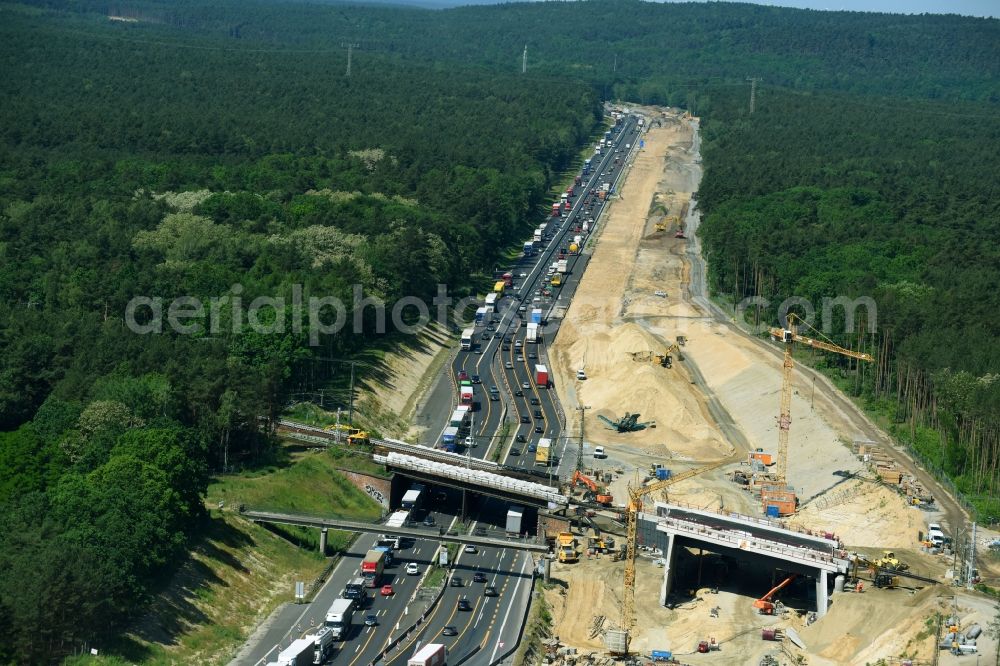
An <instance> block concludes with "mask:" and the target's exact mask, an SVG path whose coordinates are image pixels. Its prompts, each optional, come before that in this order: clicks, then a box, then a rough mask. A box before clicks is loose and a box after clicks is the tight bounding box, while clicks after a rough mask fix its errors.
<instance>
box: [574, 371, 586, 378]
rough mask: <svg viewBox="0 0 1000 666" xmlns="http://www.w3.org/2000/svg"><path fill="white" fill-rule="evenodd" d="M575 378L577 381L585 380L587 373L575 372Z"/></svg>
mask: <svg viewBox="0 0 1000 666" xmlns="http://www.w3.org/2000/svg"><path fill="white" fill-rule="evenodd" d="M576 378H577V379H586V378H587V373H586V372H584V371H583V370H577V371H576Z"/></svg>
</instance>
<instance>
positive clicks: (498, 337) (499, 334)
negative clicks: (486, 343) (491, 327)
mask: <svg viewBox="0 0 1000 666" xmlns="http://www.w3.org/2000/svg"><path fill="white" fill-rule="evenodd" d="M502 335H503V334H502V333H500V331H497V332H496V333H494V334H493V337H494V338H496V339H498V340H499V339H500V337H501V336H502Z"/></svg>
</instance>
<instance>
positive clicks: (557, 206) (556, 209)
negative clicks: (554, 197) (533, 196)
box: [552, 201, 562, 217]
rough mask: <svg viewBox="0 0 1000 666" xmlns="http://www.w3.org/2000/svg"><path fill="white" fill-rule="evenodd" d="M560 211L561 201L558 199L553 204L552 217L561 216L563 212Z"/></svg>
mask: <svg viewBox="0 0 1000 666" xmlns="http://www.w3.org/2000/svg"><path fill="white" fill-rule="evenodd" d="M560 211H562V202H561V201H557V202H555V203H554V204H552V217H559V215H560V214H561V212H560Z"/></svg>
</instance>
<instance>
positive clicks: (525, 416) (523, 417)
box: [521, 414, 531, 423]
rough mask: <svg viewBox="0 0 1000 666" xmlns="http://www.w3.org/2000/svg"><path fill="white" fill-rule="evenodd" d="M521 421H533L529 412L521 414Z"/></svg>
mask: <svg viewBox="0 0 1000 666" xmlns="http://www.w3.org/2000/svg"><path fill="white" fill-rule="evenodd" d="M521 423H531V419H530V418H528V415H527V414H522V415H521Z"/></svg>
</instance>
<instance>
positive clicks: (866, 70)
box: [0, 0, 1000, 663]
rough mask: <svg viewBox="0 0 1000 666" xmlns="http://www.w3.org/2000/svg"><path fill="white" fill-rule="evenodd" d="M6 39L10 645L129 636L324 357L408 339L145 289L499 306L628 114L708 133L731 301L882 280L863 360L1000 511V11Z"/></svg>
mask: <svg viewBox="0 0 1000 666" xmlns="http://www.w3.org/2000/svg"><path fill="white" fill-rule="evenodd" d="M0 40H2V43H0V63H2V69H3V72H4V86H3V87H2V88H0V348H2V349H3V350H4V354H3V355H2V356H0V430H2V432H0V516H2V520H4V521H5V523H6V525H5V526H4V527H5V529H3V530H0V570H2V571H4V572H5V574H6V575H5V576H2V577H0V627H3V628H4V629H5V631H4V632H2V635H3V638H2V639H0V660H6V661H14V662H21V663H44V662H46V661H52V660H54V659H57V658H59V657H60V656H61V655H64V654H66V653H67V652H69V651H71V650H73V649H75V648H78V647H79V646H81V645H84V644H87V643H90V642H94V641H102V640H110V639H112V638H113V637H114V636H115V635H116V634H117V633H118V632H120V630H121V628H122V626H123V625H124V623H125V622H126V621H127V620H128V618H129V617H131V616H133V615H134V614H135V612H136V611H137V610H139V609H141V608H142V607H143V606H144V605H145V604H146V603H147V601H148V599H149V598H150V597H151V596H152V595H154V594H155V593H156V591H157V590H158V586H159V585H161V584H162V581H163V580H164V579H165V578H166V577H167V576H169V574H170V572H171V571H172V570H173V568H174V567H175V566H176V562H177V561H179V559H180V557H181V556H182V555H183V553H184V552H185V550H186V549H187V548H188V546H189V544H190V542H191V539H192V538H193V537H194V536H195V535H196V534H197V532H198V529H199V528H198V526H199V524H200V520H201V519H202V518H203V515H204V508H203V502H202V498H203V496H204V492H205V487H206V484H207V479H208V478H209V475H210V474H212V473H216V472H219V471H223V470H224V469H226V468H227V467H230V466H232V465H234V464H235V465H255V464H259V463H261V462H264V461H267V460H268V459H269V456H270V454H271V452H272V450H273V448H272V447H273V442H271V441H270V440H269V439H268V438H267V436H266V433H265V432H263V431H262V428H261V427H260V424H261V423H265V424H266V423H267V422H268V421H269V420H272V419H274V418H275V417H276V415H277V414H278V413H280V411H281V410H282V409H283V407H284V405H285V404H287V402H288V398H289V396H290V395H292V394H293V393H294V392H295V391H296V390H302V389H308V390H312V389H315V388H317V387H322V386H324V385H325V383H326V382H328V381H330V379H331V378H330V375H329V369H327V370H323V366H322V365H321V364H317V363H316V362H315V361H316V360H317V359H318V358H321V357H324V358H352V357H354V356H356V355H358V354H361V353H363V352H365V351H366V350H368V349H369V348H370V347H371V346H372V345H373V344H376V343H377V342H378V341H379V338H378V337H377V336H373V335H372V332H373V331H372V329H373V322H372V321H371V320H370V319H368V318H367V316H366V317H363V318H362V320H363V323H364V327H363V329H362V330H361V331H360V332H357V333H355V332H351V331H344V332H341V333H338V334H335V335H327V334H324V335H321V336H319V338H318V339H319V342H320V344H318V345H313V344H310V337H311V334H312V333H315V331H312V330H310V329H309V326H308V322H305V323H306V324H307V325H306V326H305V327H303V328H296V327H289V329H287V330H284V331H283V332H281V333H280V334H271V335H262V334H256V333H253V332H247V331H234V330H232V329H231V328H229V327H222V330H221V331H220V332H217V333H213V332H211V331H208V332H206V331H201V332H200V333H198V334H195V335H177V334H172V333H170V332H167V333H165V334H161V335H137V334H135V333H134V332H132V331H130V330H129V329H128V328H127V327H126V326H125V325H124V323H123V316H124V313H125V312H126V307H127V304H128V303H129V302H130V300H131V299H132V298H133V297H135V296H137V295H146V296H152V295H156V296H163V297H165V298H167V299H169V298H172V297H174V296H179V295H186V296H192V297H196V298H200V299H211V298H213V297H219V296H223V295H231V294H234V293H235V292H234V288H235V286H237V285H238V287H239V289H240V295H241V297H242V298H243V299H244V300H245V301H247V302H249V301H250V300H252V299H254V298H255V297H258V296H267V297H279V296H280V297H289V296H290V295H291V294H292V292H293V290H294V289H296V288H299V287H301V288H302V289H304V290H305V291H306V292H308V293H310V294H321V295H329V296H337V297H339V298H340V299H341V300H342V301H343V302H346V303H350V302H351V300H352V295H353V287H354V285H361V286H362V287H363V288H364V290H365V292H366V293H370V294H373V295H377V296H378V297H379V298H382V299H384V300H386V301H390V302H391V301H393V300H395V299H399V298H401V297H403V296H418V297H421V298H425V299H428V298H430V297H432V296H433V295H434V294H435V293H436V290H437V285H439V284H446V285H448V286H449V288H450V290H451V292H452V293H455V294H459V295H460V294H465V293H475V291H476V290H477V289H480V288H481V287H482V286H483V285H485V284H487V283H488V282H487V281H488V279H489V278H490V277H491V276H492V269H493V268H494V267H495V266H496V265H498V264H499V263H501V262H503V261H504V259H505V257H506V256H507V252H508V251H509V250H510V249H511V248H512V247H515V248H516V246H517V243H518V241H519V240H520V239H522V237H523V236H524V234H525V233H526V232H527V231H528V230H529V229H530V228H532V227H533V226H534V224H535V222H536V221H537V219H538V218H539V217H540V216H541V215H542V214H544V204H545V202H546V201H547V198H548V197H549V195H550V191H551V188H553V187H554V186H557V185H558V184H559V182H560V179H561V178H562V177H564V175H565V174H566V173H567V172H568V169H569V168H571V167H573V166H575V162H576V161H577V160H578V158H579V156H580V154H581V151H582V150H583V149H584V148H585V147H586V146H587V145H588V144H589V142H590V139H591V137H592V136H593V135H594V134H595V133H598V132H600V131H602V125H601V123H602V114H603V111H602V103H603V102H604V101H606V100H612V99H622V100H627V101H628V103H633V102H642V103H652V104H667V103H669V104H674V105H680V106H684V107H686V108H687V109H689V110H690V111H692V112H693V113H695V114H696V115H698V116H700V117H701V118H702V128H703V135H702V136H703V144H704V146H703V156H704V164H705V178H704V180H703V183H702V186H701V191H700V196H699V205H700V207H701V208H702V210H703V213H704V223H703V226H702V234H703V240H704V247H705V252H706V256H707V259H708V261H709V264H710V278H711V280H712V286H713V289H714V290H715V291H716V293H717V294H718V295H719V296H720V298H723V299H729V298H735V299H739V298H742V297H744V296H748V295H757V294H765V293H766V294H768V296H769V298H770V299H771V300H772V301H774V302H775V303H777V302H779V301H780V300H781V299H782V298H784V297H785V296H788V295H799V296H804V297H807V298H810V299H814V298H816V299H819V298H822V297H824V296H836V295H846V296H850V297H852V298H853V297H858V296H864V295H870V296H872V297H874V298H875V299H876V300H877V302H878V304H879V309H878V325H877V329H876V332H875V333H874V334H869V333H867V332H865V333H863V332H862V331H861V330H860V329H852V330H842V329H841V330H839V331H838V332H836V333H835V334H834V335H835V336H836V338H837V340H838V341H839V342H840V343H841V344H845V345H848V346H852V347H854V348H865V349H869V350H871V351H873V352H875V353H876V354H877V355H878V356H879V358H880V359H882V362H881V363H880V364H879V367H878V369H877V370H873V371H869V372H864V373H862V372H861V371H854V370H853V369H850V368H847V367H846V366H836V367H834V368H832V371H833V373H834V374H835V375H836V376H837V377H839V378H841V379H844V380H845V381H846V385H845V387H846V388H847V389H848V390H849V391H852V392H853V393H854V394H856V395H858V396H860V397H862V398H863V399H864V400H866V401H867V404H868V405H869V406H870V407H871V408H872V409H874V410H878V411H879V412H880V413H882V414H887V415H888V417H889V418H890V419H891V421H892V423H893V424H894V426H898V427H897V434H899V435H900V436H901V437H903V438H905V439H908V440H909V441H911V442H912V443H913V445H914V446H915V447H916V449H917V452H918V454H919V455H920V456H921V457H922V458H923V459H924V461H925V462H926V463H927V464H928V465H929V466H930V467H932V468H934V469H936V470H938V471H939V472H940V473H942V474H945V475H947V476H949V477H950V478H951V479H953V480H954V482H955V483H956V485H957V487H958V489H959V490H960V491H961V492H963V493H964V494H965V497H966V499H967V500H968V501H969V502H971V503H972V505H974V506H975V507H976V508H977V509H979V510H980V511H981V512H982V513H983V514H984V515H985V516H987V517H988V516H989V515H990V512H993V513H992V515H993V516H996V515H1000V507H998V506H997V504H996V497H997V491H998V490H1000V488H998V480H997V473H996V469H997V464H998V462H1000V461H998V455H1000V445H998V431H1000V427H998V424H997V420H996V414H998V413H1000V388H998V386H1000V382H998V381H997V379H996V378H997V376H1000V358H998V353H1000V352H998V351H997V350H998V349H1000V345H998V344H997V342H998V334H1000V331H998V326H1000V319H998V318H997V317H996V316H995V314H994V313H995V312H996V311H997V306H998V305H1000V303H998V302H997V299H998V298H1000V297H998V293H1000V289H998V287H1000V275H998V266H1000V256H998V252H1000V214H998V210H997V206H998V203H997V202H998V201H1000V193H998V191H997V188H998V185H997V181H996V177H995V174H997V173H1000V164H998V161H1000V154H998V151H997V150H996V146H997V145H1000V121H998V118H1000V114H998V113H997V111H998V109H997V105H998V104H1000V22H998V21H995V20H984V19H974V18H964V17H957V16H929V15H924V16H897V15H876V14H856V13H845V12H810V11H799V10H790V9H780V8H774V7H762V6H757V5H742V4H732V3H688V4H674V3H644V2H638V1H635V0H626V1H623V2H622V1H612V0H592V1H589V2H575V3H524V4H504V5H497V6H489V7H466V8H457V9H453V10H447V11H427V10H419V9H407V8H398V7H372V6H353V5H348V4H339V3H316V4H313V3H302V2H264V1H257V0H239V1H236V0H220V1H217V2H211V3H209V2H204V1H202V0H180V1H177V0H171V1H166V0H132V1H128V0H126V1H122V2H115V3H108V2H107V1H106V0H76V1H74V2H69V1H65V0H28V1H25V2H21V3H8V4H6V5H3V7H0ZM348 42H350V43H357V44H358V47H357V48H356V49H354V50H353V52H352V54H353V56H352V57H353V60H352V71H351V74H350V76H348V73H347V68H346V65H347V53H346V50H345V49H344V48H343V46H342V45H343V44H345V43H348ZM525 46H527V48H528V60H527V62H528V71H527V73H526V74H521V63H522V61H521V56H522V53H523V49H524V48H525ZM748 76H749V77H754V78H757V79H759V83H758V87H757V102H756V109H755V111H754V113H753V115H750V113H749V108H748V99H749V83H748V82H747V80H746V79H747V77H748ZM286 314H288V316H292V313H286ZM350 314H353V313H348V315H349V316H350ZM775 315H776V312H774V310H773V309H770V310H767V311H765V312H764V313H762V316H764V317H766V318H768V319H769V320H770V319H773V318H774V317H775ZM274 316H275V317H277V316H278V313H277V311H275V313H274ZM300 323H301V322H300ZM838 323H839V322H838ZM317 368H320V369H319V371H317ZM53 608H58V609H59V612H58V613H53V612H50V611H51V609H53Z"/></svg>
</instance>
